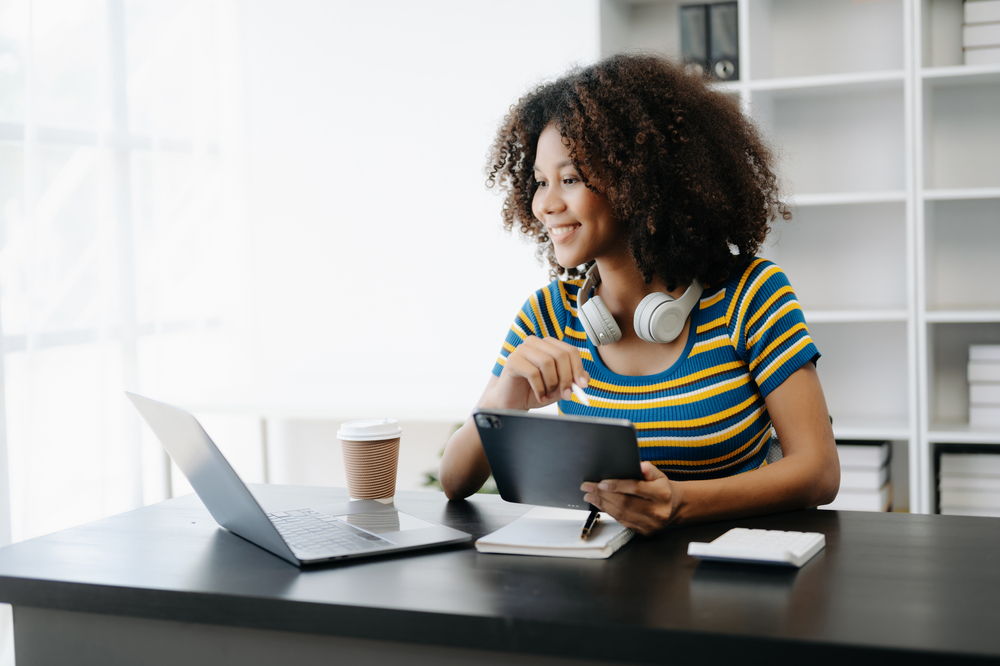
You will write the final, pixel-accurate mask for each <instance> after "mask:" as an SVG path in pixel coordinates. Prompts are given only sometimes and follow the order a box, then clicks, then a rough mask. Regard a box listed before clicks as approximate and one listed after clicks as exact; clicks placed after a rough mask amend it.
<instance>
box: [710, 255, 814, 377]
mask: <svg viewBox="0 0 1000 666" xmlns="http://www.w3.org/2000/svg"><path fill="white" fill-rule="evenodd" d="M734 298H736V299H738V302H737V304H736V307H735V308H734V309H733V312H734V314H735V315H736V316H735V317H732V318H731V319H730V335H731V336H732V337H733V338H735V342H736V349H737V352H738V353H739V354H740V356H741V357H742V358H743V360H744V361H745V362H746V364H747V366H748V369H749V371H750V376H751V377H753V379H754V381H755V382H756V383H757V387H758V388H759V390H760V393H761V395H762V396H764V397H767V395H768V394H769V393H770V392H771V391H773V390H774V389H776V388H777V387H778V386H780V385H781V383H782V382H784V381H785V380H786V379H788V377H789V376H790V375H791V374H792V373H793V372H795V371H796V370H798V369H799V368H801V367H802V366H803V365H805V364H806V363H808V362H809V361H812V362H814V363H815V362H816V361H817V360H818V359H819V356H820V353H819V350H818V349H817V348H816V345H815V344H814V343H813V339H812V337H811V336H810V335H809V328H808V327H807V326H806V319H805V315H804V314H803V313H802V308H801V307H800V306H799V301H798V299H797V298H796V297H795V292H794V291H793V290H792V285H791V284H790V283H789V281H788V277H787V276H786V275H785V272H784V271H782V270H781V268H779V267H778V266H777V265H775V264H773V263H771V262H770V261H767V260H764V259H759V260H757V261H754V262H753V263H751V264H750V266H749V267H748V269H747V271H746V272H745V273H744V275H743V279H742V280H741V283H740V287H739V289H738V291H737V294H736V295H734Z"/></svg>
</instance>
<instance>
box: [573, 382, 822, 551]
mask: <svg viewBox="0 0 1000 666" xmlns="http://www.w3.org/2000/svg"><path fill="white" fill-rule="evenodd" d="M764 402H765V404H766V405H767V411H768V413H769V414H770V416H771V422H772V424H773V425H774V429H775V431H776V432H777V434H778V441H780V442H781V449H782V452H783V453H784V458H782V459H781V460H779V461H777V462H775V463H773V464H770V465H767V466H766V467H764V468H762V469H757V470H754V471H752V472H747V473H745V474H740V475H737V476H732V477H728V478H724V479H712V480H706V481H670V480H668V479H667V477H666V476H665V475H664V474H663V473H662V472H660V471H659V470H658V469H656V467H654V466H653V465H651V464H649V463H643V464H642V467H643V475H644V477H645V480H643V481H632V480H621V479H619V480H609V481H602V482H600V484H594V483H585V484H583V485H582V486H581V487H580V489H581V490H583V491H584V492H585V493H587V495H586V496H585V497H584V499H585V500H586V501H588V502H591V503H592V504H594V505H595V506H597V507H598V508H599V509H601V510H602V511H606V512H607V513H609V514H610V515H611V516H613V517H614V518H615V519H617V520H618V521H619V522H621V523H622V524H623V525H626V526H627V527H631V528H632V529H635V530H636V531H638V532H640V533H642V534H649V533H651V532H655V531H656V530H659V529H661V528H663V527H664V526H666V525H669V524H673V523H692V522H704V521H708V520H722V519H726V518H739V517H743V516H752V515H760V514H764V513H774V512H777V511H789V510H793V509H802V508H806V507H811V506H817V505H820V504H827V503H829V502H832V501H833V499H834V498H835V497H836V496H837V490H838V489H839V487H840V461H839V459H838V458H837V448H836V444H835V442H834V439H833V428H832V427H831V426H830V416H829V413H828V412H827V408H826V399H825V398H824V397H823V388H822V387H821V386H820V383H819V376H818V375H817V374H816V366H815V365H813V364H812V363H806V364H805V365H804V366H802V367H801V368H799V369H798V370H796V371H795V372H794V373H792V375H791V376H789V377H788V379H786V380H785V381H784V382H782V383H781V385H780V386H778V387H777V388H776V389H774V390H773V391H772V392H771V393H770V394H768V396H767V397H766V398H765V399H764Z"/></svg>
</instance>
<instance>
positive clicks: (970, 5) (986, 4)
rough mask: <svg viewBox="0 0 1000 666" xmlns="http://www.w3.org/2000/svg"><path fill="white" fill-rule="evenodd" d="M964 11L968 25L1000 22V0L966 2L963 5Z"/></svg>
mask: <svg viewBox="0 0 1000 666" xmlns="http://www.w3.org/2000/svg"><path fill="white" fill-rule="evenodd" d="M962 10H963V14H964V18H965V22H966V23H989V22H991V21H1000V0H980V1H979V2H964V3H962Z"/></svg>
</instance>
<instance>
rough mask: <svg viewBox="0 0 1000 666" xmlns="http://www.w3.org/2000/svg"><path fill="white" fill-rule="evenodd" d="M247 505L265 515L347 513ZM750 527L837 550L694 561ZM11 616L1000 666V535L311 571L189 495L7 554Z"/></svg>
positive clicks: (660, 543) (688, 537)
mask: <svg viewBox="0 0 1000 666" xmlns="http://www.w3.org/2000/svg"><path fill="white" fill-rule="evenodd" d="M253 491H254V494H255V495H257V497H258V498H259V499H260V501H261V503H262V504H263V505H264V507H265V509H267V510H280V509H289V508H296V507H302V506H311V507H313V508H316V509H318V510H322V508H323V506H324V505H325V504H330V503H333V502H337V501H342V500H344V499H346V491H344V490H342V489H331V488H305V487H293V486H264V485H258V486H253ZM396 506H397V508H399V509H401V510H404V511H407V512H409V513H411V514H413V515H415V516H419V517H422V518H426V519H429V520H434V521H437V522H441V523H444V524H447V525H450V526H452V527H454V528H457V529H460V530H464V531H466V532H470V533H472V534H473V536H474V537H478V536H481V535H483V534H486V533H488V532H491V531H493V530H495V529H498V528H500V527H502V526H503V525H505V524H507V523H508V522H510V521H511V520H513V519H515V518H516V517H517V516H519V515H521V514H522V513H523V512H524V511H526V510H527V507H524V506H521V505H512V504H507V503H505V502H502V501H501V500H500V499H499V498H498V497H495V496H476V497H474V498H473V499H472V500H471V501H465V502H447V501H445V499H444V497H443V495H441V494H440V493H430V492H426V493H421V492H407V493H401V494H400V495H399V496H398V497H397V498H396ZM737 525H739V526H749V527H759V528H769V529H783V530H803V531H819V532H823V533H824V534H826V544H827V545H826V548H825V550H824V551H822V552H821V553H820V554H819V555H818V556H817V557H815V558H814V559H813V560H812V561H811V562H809V563H808V564H807V565H806V566H805V567H803V568H802V569H800V570H797V571H796V570H787V569H778V568H769V567H753V566H741V565H726V564H712V563H707V562H700V561H699V560H697V559H695V558H691V557H688V556H687V555H686V551H687V544H688V542H690V541H708V540H711V539H714V538H715V537H717V536H719V535H720V534H722V533H723V532H724V531H726V530H728V529H729V528H730V527H733V526H737ZM0 601H4V602H7V603H12V604H14V605H23V606H34V607H40V608H48V609H59V610H72V611H82V612H89V613H104V614H111V615H128V616H136V617H146V618H155V619H167V620H181V621H188V622H201V623H208V624H221V625H230V626H240V627H252V628H267V629H276V630H289V631H292V630H294V631H300V632H302V631H305V632H313V633H317V634H332V635H339V636H348V637H357V638H376V639H390V640H401V641H409V642H415V643H424V644H433V645H445V646H454V647H466V648H483V649H490V650H501V651H512V652H528V653H534V654H539V655H565V656H573V657H579V658H591V659H607V660H614V661H618V662H636V663H643V662H659V661H662V660H663V659H665V658H668V657H669V658H671V660H673V659H677V661H679V662H680V663H685V662H695V661H697V662H705V661H706V660H707V661H708V663H722V661H721V660H722V659H724V658H725V659H729V658H738V659H740V661H741V662H742V663H746V662H748V661H749V662H751V663H756V662H758V661H759V662H761V663H763V662H768V663H774V660H775V659H792V658H803V659H809V660H810V663H818V662H817V661H816V659H817V656H819V658H820V661H822V662H826V661H830V662H833V661H834V660H836V661H837V662H838V663H844V661H843V660H845V659H853V660H855V661H856V662H857V661H858V660H860V661H861V662H869V661H870V662H875V661H878V663H880V664H886V663H890V662H893V661H897V660H898V661H903V660H905V661H906V662H907V663H908V664H914V663H921V662H926V663H932V662H936V661H938V660H940V659H941V658H942V657H944V656H948V657H951V658H961V657H966V658H971V659H976V658H977V657H978V658H982V657H987V658H990V659H996V660H1000V630H998V629H1000V520H998V519H987V518H964V517H953V516H916V515H905V514H878V513H855V512H835V511H798V512H793V513H786V514H778V515H774V516H765V517H760V518H754V519H748V520H741V521H731V522H725V523H716V524H711V525H701V526H692V527H684V528H678V529H674V530H669V531H666V532H664V533H661V534H659V535H657V536H655V537H652V538H648V539H644V538H636V539H634V540H633V541H632V543H630V544H629V545H628V546H626V547H625V548H624V549H623V550H621V551H619V552H618V553H617V554H616V555H615V556H614V557H612V558H611V559H609V560H601V561H589V560H570V559H560V558H540V557H524V556H514V555H483V554H479V553H477V552H476V551H475V549H474V548H472V547H471V546H470V545H467V546H452V547H445V548H438V549H434V550H430V551H421V552H416V553H410V554H399V555H395V556H384V557H381V558H376V559H370V560H359V561H350V562H347V563H343V564H339V565H332V566H328V567H326V568H320V569H314V570H305V571H299V570H298V569H296V568H295V567H293V566H291V565H289V564H286V563H285V562H283V561H282V560H280V559H278V558H277V557H274V556H273V555H270V554H269V553H267V552H265V551H263V550H261V549H259V548H257V547H255V546H253V545H251V544H249V543H248V542H246V541H243V540H242V539H240V538H239V537H237V536H235V535H233V534H231V533H229V532H227V531H225V530H223V529H221V528H219V527H218V526H217V525H216V524H215V522H214V521H213V520H212V519H211V517H210V516H209V515H208V512H207V511H206V510H205V508H204V507H203V506H202V504H201V502H200V501H199V500H198V499H197V498H196V497H195V496H193V495H189V496H186V497H181V498H178V499H173V500H170V501H167V502H163V503H160V504H156V505H153V506H148V507H145V508H142V509H137V510H135V511H130V512H128V513H124V514H121V515H118V516H113V517H111V518H107V519H105V520H101V521H97V522H94V523H90V524H88V525H83V526H80V527H76V528H72V529H68V530H64V531H62V532H58V533H55V534H51V535H48V536H43V537H39V538H37V539H32V540H30V541H25V542H21V543H18V544H14V545H13V546H9V547H7V548H4V549H0ZM817 648H821V649H820V650H817ZM779 663H780V662H779Z"/></svg>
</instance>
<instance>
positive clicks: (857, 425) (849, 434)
mask: <svg viewBox="0 0 1000 666" xmlns="http://www.w3.org/2000/svg"><path fill="white" fill-rule="evenodd" d="M833 436H834V437H835V438H837V439H874V440H881V439H889V440H907V439H910V436H911V433H910V427H909V424H907V422H906V421H905V420H903V419H877V418H864V417H855V418H849V417H845V418H838V417H837V416H836V415H834V417H833Z"/></svg>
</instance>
